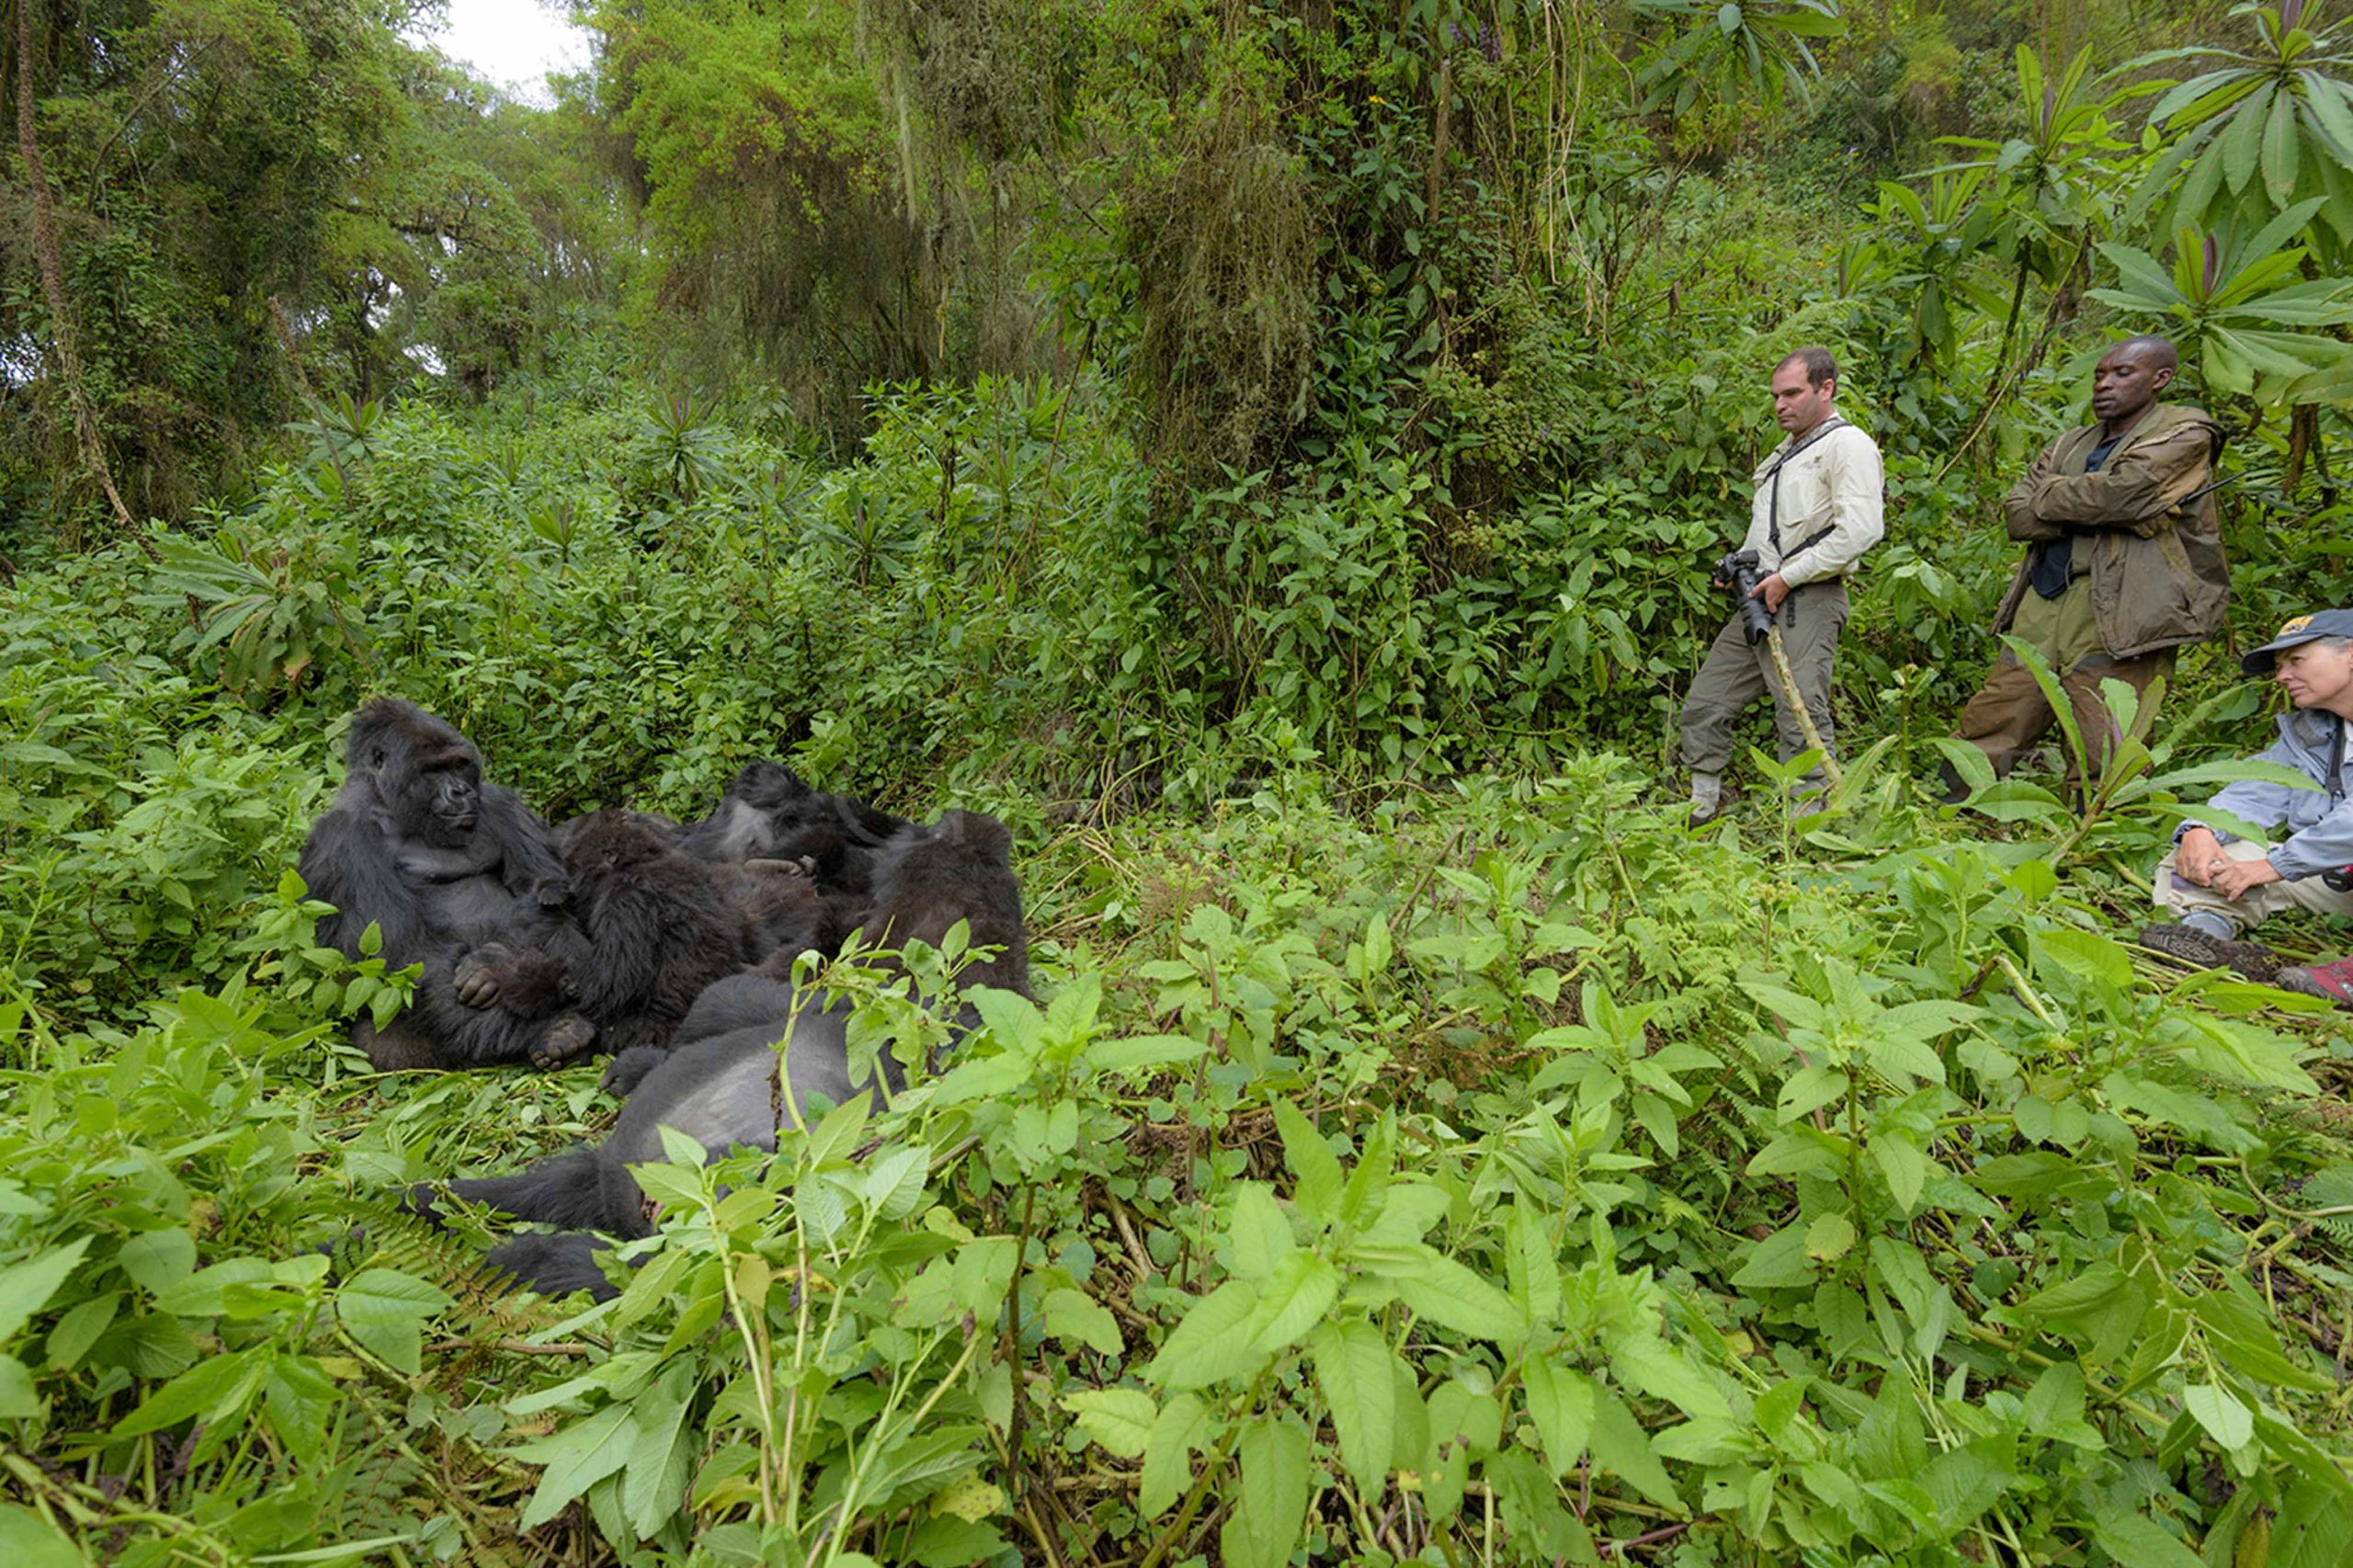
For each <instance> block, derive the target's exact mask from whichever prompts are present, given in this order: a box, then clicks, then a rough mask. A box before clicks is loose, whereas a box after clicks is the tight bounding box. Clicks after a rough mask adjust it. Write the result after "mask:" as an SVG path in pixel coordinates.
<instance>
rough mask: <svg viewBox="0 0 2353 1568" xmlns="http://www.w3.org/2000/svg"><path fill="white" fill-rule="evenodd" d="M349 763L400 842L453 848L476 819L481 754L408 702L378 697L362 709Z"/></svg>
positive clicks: (479, 813)
mask: <svg viewBox="0 0 2353 1568" xmlns="http://www.w3.org/2000/svg"><path fill="white" fill-rule="evenodd" d="M347 758H348V761H349V763H350V765H351V767H353V768H354V769H355V770H358V771H364V772H365V774H366V775H367V777H368V778H369V779H370V781H372V782H373V783H374V785H375V788H376V799H377V801H379V802H380V803H381V805H382V806H383V808H384V810H385V811H386V812H388V813H390V815H391V816H392V822H393V824H394V825H395V826H396V828H397V830H398V832H399V833H400V835H401V836H402V837H404V838H408V839H414V840H416V841H419V842H421V843H425V844H429V845H434V846H438V847H441V848H456V847H459V846H462V845H463V844H465V842H466V841H467V838H468V837H469V835H472V832H473V830H474V825H475V824H476V823H477V822H479V821H480V820H481V816H482V756H481V754H480V753H478V752H476V751H475V750H474V748H473V743H472V742H471V741H469V740H467V739H466V737H465V736H463V735H461V734H460V733H458V732H457V731H456V730H454V729H451V728H450V727H449V725H448V724H445V723H443V722H441V721H440V720H438V719H436V718H434V717H433V716H432V715H431V714H429V713H427V712H426V711H425V710H423V709H421V708H418V707H416V706H415V704H413V703H408V702H403V701H401V700H400V699H397V698H380V699H377V700H376V701H374V702H371V703H369V705H368V706H367V707H366V708H364V709H362V710H360V712H359V716H358V718H357V719H355V720H354V721H353V722H352V726H351V741H350V744H349V746H348V748H347Z"/></svg>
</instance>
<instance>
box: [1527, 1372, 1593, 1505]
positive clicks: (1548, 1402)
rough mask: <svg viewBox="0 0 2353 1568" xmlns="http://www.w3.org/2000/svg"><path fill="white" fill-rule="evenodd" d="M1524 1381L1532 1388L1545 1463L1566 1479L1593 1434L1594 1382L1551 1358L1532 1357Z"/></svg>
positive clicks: (1531, 1407)
mask: <svg viewBox="0 0 2353 1568" xmlns="http://www.w3.org/2000/svg"><path fill="white" fill-rule="evenodd" d="M1522 1381H1524V1382H1525V1383H1526V1384H1527V1388H1528V1415H1529V1420H1531V1421H1533V1422H1535V1423H1536V1434H1537V1436H1538V1437H1540V1438H1542V1439H1543V1443H1544V1461H1545V1463H1547V1464H1548V1465H1550V1466H1551V1467H1552V1473H1553V1474H1554V1475H1555V1476H1562V1475H1566V1474H1567V1473H1568V1472H1569V1470H1570V1467H1571V1466H1573V1465H1574V1464H1575V1463H1576V1462H1577V1456H1578V1455H1579V1454H1582V1453H1584V1452H1585V1447H1586V1439H1587V1437H1589V1436H1590V1435H1591V1433H1592V1431H1593V1410H1594V1392H1595V1391H1594V1386H1593V1380H1592V1379H1591V1378H1589V1377H1587V1376H1586V1375H1585V1374H1584V1373H1583V1372H1581V1371H1578V1370H1576V1369H1574V1368H1570V1367H1563V1366H1562V1365H1560V1364H1559V1363H1558V1362H1557V1361H1554V1360H1553V1359H1552V1358H1551V1357H1549V1356H1530V1357H1529V1358H1528V1361H1527V1364H1526V1365H1525V1367H1524V1368H1523V1369H1522Z"/></svg>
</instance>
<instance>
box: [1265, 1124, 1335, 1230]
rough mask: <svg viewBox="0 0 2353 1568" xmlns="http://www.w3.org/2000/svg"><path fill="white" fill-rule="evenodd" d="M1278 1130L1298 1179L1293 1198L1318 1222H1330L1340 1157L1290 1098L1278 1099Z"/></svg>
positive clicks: (1323, 1223)
mask: <svg viewBox="0 0 2353 1568" xmlns="http://www.w3.org/2000/svg"><path fill="white" fill-rule="evenodd" d="M1275 1130H1276V1131H1278V1132H1279V1133H1280V1134H1281V1135H1282V1141H1283V1162H1284V1163H1285V1164H1286V1165H1290V1173H1291V1176H1292V1177H1293V1178H1294V1181H1295V1185H1294V1187H1292V1190H1291V1202H1292V1203H1293V1204H1295V1205H1296V1206H1297V1207H1298V1209H1299V1211H1300V1212H1301V1213H1302V1214H1304V1215H1306V1216H1307V1217H1308V1218H1309V1219H1310V1220H1313V1221H1315V1222H1316V1223H1317V1224H1319V1225H1328V1224H1330V1223H1331V1222H1332V1220H1333V1217H1334V1214H1335V1212H1336V1209H1337V1206H1338V1204H1339V1200H1340V1185H1341V1177H1340V1162H1339V1159H1338V1158H1337V1157H1336V1155H1334V1153H1332V1150H1331V1146H1330V1145H1329V1144H1327V1143H1325V1142H1324V1135H1323V1134H1322V1133H1321V1132H1318V1131H1315V1126H1314V1124H1313V1122H1311V1121H1309V1120H1308V1119H1307V1118H1306V1117H1305V1116H1303V1115H1302V1114H1301V1112H1300V1109H1299V1108H1298V1107H1297V1106H1294V1105H1292V1104H1291V1103H1290V1101H1289V1100H1280V1099H1279V1100H1277V1101H1276V1102H1275Z"/></svg>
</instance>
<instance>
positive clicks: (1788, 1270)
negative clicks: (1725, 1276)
mask: <svg viewBox="0 0 2353 1568" xmlns="http://www.w3.org/2000/svg"><path fill="white" fill-rule="evenodd" d="M1732 1282H1733V1284H1734V1285H1736V1286H1738V1287H1740V1288H1741V1289H1742V1290H1772V1289H1777V1288H1784V1287H1789V1286H1797V1285H1811V1284H1813V1263H1812V1262H1811V1261H1810V1260H1809V1259H1808V1258H1807V1257H1806V1256H1805V1227H1804V1226H1802V1225H1788V1226H1784V1227H1783V1228H1782V1229H1780V1230H1778V1231H1776V1232H1774V1233H1772V1234H1771V1235H1769V1236H1768V1237H1766V1238H1765V1239H1764V1240H1763V1241H1761V1242H1758V1243H1757V1244H1756V1246H1754V1247H1753V1248H1751V1249H1750V1250H1749V1254H1748V1261H1747V1262H1745V1263H1744V1264H1742V1265H1741V1266H1740V1270H1739V1272H1738V1273H1736V1274H1734V1275H1733V1277H1732Z"/></svg>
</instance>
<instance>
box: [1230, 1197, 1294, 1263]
mask: <svg viewBox="0 0 2353 1568" xmlns="http://www.w3.org/2000/svg"><path fill="white" fill-rule="evenodd" d="M1226 1240H1227V1243H1228V1244H1230V1245H1231V1246H1232V1247H1233V1272H1234V1275H1235V1277H1236V1278H1242V1279H1249V1280H1254V1281H1255V1280H1262V1279H1265V1278H1267V1277H1268V1276H1269V1275H1271V1274H1273V1273H1274V1271H1275V1265H1276V1264H1278V1263H1279V1262H1281V1261H1282V1259H1283V1257H1284V1256H1286V1255H1287V1254H1289V1253H1290V1251H1291V1249H1292V1248H1293V1246H1295V1245H1296V1243H1294V1242H1293V1241H1292V1240H1291V1234H1290V1216H1289V1215H1287V1214H1285V1213H1284V1212H1283V1210H1282V1206H1281V1205H1280V1204H1279V1203H1277V1202H1276V1201H1275V1195H1274V1193H1273V1191H1272V1190H1270V1189H1269V1188H1268V1187H1267V1186H1266V1184H1265V1183H1263V1182H1256V1181H1245V1182H1238V1183H1236V1184H1235V1185H1234V1188H1233V1220H1232V1221H1230V1223H1229V1225H1228V1227H1227V1231H1226Z"/></svg>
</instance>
